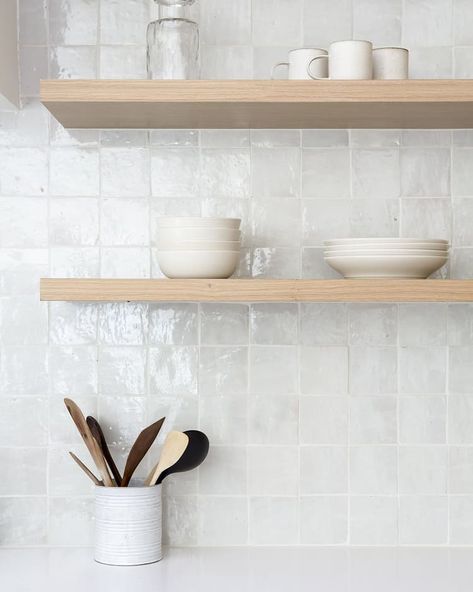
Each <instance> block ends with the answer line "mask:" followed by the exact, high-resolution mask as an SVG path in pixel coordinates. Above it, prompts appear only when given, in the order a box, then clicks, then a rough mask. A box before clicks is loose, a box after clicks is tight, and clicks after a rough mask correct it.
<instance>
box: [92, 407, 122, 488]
mask: <svg viewBox="0 0 473 592" xmlns="http://www.w3.org/2000/svg"><path fill="white" fill-rule="evenodd" d="M86 421H87V425H88V426H89V429H90V431H91V433H92V436H93V437H94V438H95V439H96V440H97V442H98V444H99V446H100V449H101V451H102V454H103V457H104V458H105V461H106V463H107V465H108V466H109V468H110V470H111V471H112V475H113V478H114V479H115V483H116V484H117V485H118V486H120V484H121V482H122V476H121V475H120V471H119V470H118V469H117V465H116V464H115V462H114V460H113V458H112V455H111V453H110V450H109V448H108V446H107V441H106V440H105V436H104V433H103V431H102V428H101V427H100V424H99V422H98V421H97V420H96V419H95V417H92V416H91V415H89V416H88V417H87V420H86Z"/></svg>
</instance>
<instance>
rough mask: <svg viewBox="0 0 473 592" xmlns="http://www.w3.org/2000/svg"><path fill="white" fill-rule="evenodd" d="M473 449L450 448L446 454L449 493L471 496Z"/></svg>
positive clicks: (472, 491) (472, 488) (464, 447)
mask: <svg viewBox="0 0 473 592" xmlns="http://www.w3.org/2000/svg"><path fill="white" fill-rule="evenodd" d="M472 466H473V448H472V447H471V446H450V448H449V453H448V491H449V493H458V494H462V495H464V494H473V471H472V470H471V469H472Z"/></svg>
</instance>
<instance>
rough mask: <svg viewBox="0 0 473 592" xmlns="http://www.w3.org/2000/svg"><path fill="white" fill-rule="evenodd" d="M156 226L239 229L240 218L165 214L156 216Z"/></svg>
mask: <svg viewBox="0 0 473 592" xmlns="http://www.w3.org/2000/svg"><path fill="white" fill-rule="evenodd" d="M157 223H158V228H176V227H184V226H187V227H192V228H234V229H237V230H238V229H239V228H240V224H241V219H240V218H203V217H198V216H193V217H171V216H165V217H163V218H158V222H157Z"/></svg>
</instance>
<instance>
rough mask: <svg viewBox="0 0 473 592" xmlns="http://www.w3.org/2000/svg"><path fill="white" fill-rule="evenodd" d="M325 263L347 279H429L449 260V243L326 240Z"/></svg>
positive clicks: (375, 239) (396, 239)
mask: <svg viewBox="0 0 473 592" xmlns="http://www.w3.org/2000/svg"><path fill="white" fill-rule="evenodd" d="M324 244H325V250H324V258H325V261H326V262H327V263H328V265H330V267H332V268H333V269H335V270H336V271H338V272H339V273H341V274H342V275H343V276H344V277H345V278H359V279H362V278H363V279H366V278H398V279H425V278H427V277H429V275H431V274H432V273H434V272H435V271H437V270H438V269H440V268H441V267H442V266H443V265H445V263H446V262H447V261H448V247H449V245H448V241H446V240H443V239H434V238H432V239H421V238H340V239H333V240H328V241H325V243H324Z"/></svg>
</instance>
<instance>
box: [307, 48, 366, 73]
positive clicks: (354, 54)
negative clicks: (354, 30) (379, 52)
mask: <svg viewBox="0 0 473 592" xmlns="http://www.w3.org/2000/svg"><path fill="white" fill-rule="evenodd" d="M325 61H327V62H328V69H329V76H328V77H327V76H325V77H324V76H320V75H319V74H318V73H317V71H316V68H317V67H318V64H319V63H320V62H325ZM308 72H309V75H310V77H311V78H313V79H314V80H321V79H323V78H325V79H328V80H371V79H372V78H373V44H372V43H371V41H334V42H333V43H331V44H330V48H329V51H328V56H316V57H314V58H313V59H312V60H311V62H310V64H309V67H308Z"/></svg>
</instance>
